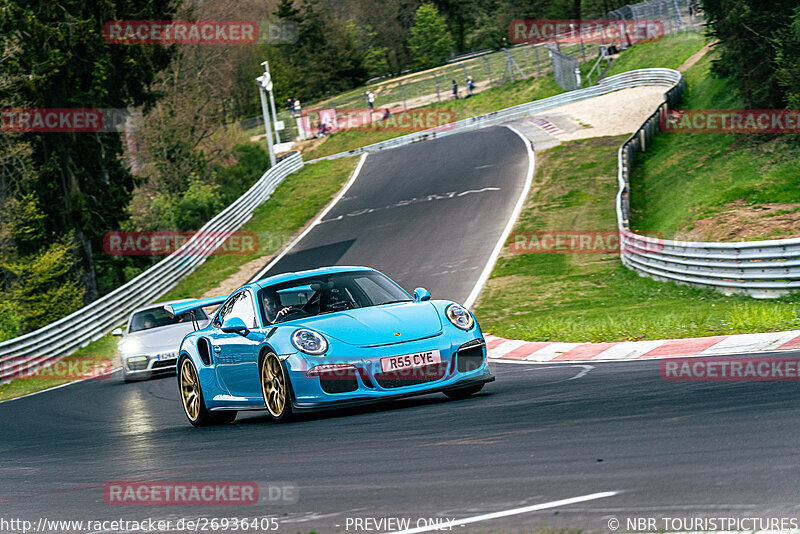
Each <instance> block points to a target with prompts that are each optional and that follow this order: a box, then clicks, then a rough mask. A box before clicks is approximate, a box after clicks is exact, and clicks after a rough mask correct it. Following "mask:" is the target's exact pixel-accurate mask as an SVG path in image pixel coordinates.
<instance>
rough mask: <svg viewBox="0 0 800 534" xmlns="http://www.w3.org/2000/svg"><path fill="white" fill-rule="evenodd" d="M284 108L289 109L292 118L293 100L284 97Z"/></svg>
mask: <svg viewBox="0 0 800 534" xmlns="http://www.w3.org/2000/svg"><path fill="white" fill-rule="evenodd" d="M286 109H287V110H289V113H290V114H291V115H292V118H294V100H292V99H291V98H287V99H286Z"/></svg>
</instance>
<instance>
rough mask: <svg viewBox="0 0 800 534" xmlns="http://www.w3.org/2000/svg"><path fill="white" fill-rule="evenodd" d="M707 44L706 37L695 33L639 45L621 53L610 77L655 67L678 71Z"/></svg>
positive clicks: (611, 70)
mask: <svg viewBox="0 0 800 534" xmlns="http://www.w3.org/2000/svg"><path fill="white" fill-rule="evenodd" d="M705 44H706V37H704V36H703V35H702V34H699V33H695V32H682V33H676V34H673V35H667V36H665V37H664V38H663V39H659V40H658V41H654V42H652V43H639V44H637V45H634V46H632V47H631V48H629V49H628V50H625V51H623V52H621V53H620V56H619V58H618V59H617V60H616V61H615V62H614V64H613V65H612V66H611V69H609V71H608V75H609V76H612V75H614V74H619V73H621V72H626V71H629V70H636V69H647V68H655V67H663V68H667V69H677V68H678V67H680V66H681V65H682V64H683V62H684V61H686V60H687V59H689V58H690V57H692V56H693V55H694V54H695V53H696V52H698V51H699V50H700V49H701V48H703V46H705Z"/></svg>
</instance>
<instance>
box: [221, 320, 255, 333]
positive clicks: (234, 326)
mask: <svg viewBox="0 0 800 534" xmlns="http://www.w3.org/2000/svg"><path fill="white" fill-rule="evenodd" d="M222 331H223V332H225V333H226V334H239V335H240V336H246V335H247V334H249V333H250V329H249V328H247V325H245V324H244V321H242V320H241V319H240V318H239V317H230V318H228V319H225V322H224V323H222Z"/></svg>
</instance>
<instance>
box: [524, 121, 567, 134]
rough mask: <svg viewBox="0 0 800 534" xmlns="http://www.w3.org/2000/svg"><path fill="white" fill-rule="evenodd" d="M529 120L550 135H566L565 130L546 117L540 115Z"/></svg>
mask: <svg viewBox="0 0 800 534" xmlns="http://www.w3.org/2000/svg"><path fill="white" fill-rule="evenodd" d="M531 122H532V123H533V125H534V126H536V127H537V128H539V129H540V130H543V131H544V132H545V133H546V134H549V135H552V136H553V137H561V136H562V135H567V132H565V131H564V130H562V129H561V128H559V127H558V126H556V125H555V124H553V123H552V122H550V121H549V120H547V119H542V118H541V117H533V118H532V119H531Z"/></svg>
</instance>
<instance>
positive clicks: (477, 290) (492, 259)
mask: <svg viewBox="0 0 800 534" xmlns="http://www.w3.org/2000/svg"><path fill="white" fill-rule="evenodd" d="M505 127H506V128H508V129H509V130H511V131H512V132H514V133H515V134H517V135H518V136H519V138H520V139H522V142H523V143H525V148H526V149H527V150H528V174H527V176H526V177H525V185H524V186H523V188H522V193H520V195H519V199H517V205H516V206H514V211H513V212H512V213H511V217H509V219H508V223H507V224H506V227H505V228H504V229H503V232H502V234H501V235H500V239H498V241H497V244H496V245H495V247H494V250H493V251H492V254H491V255H490V256H489V260H488V261H487V262H486V265H485V266H484V268H483V271H482V272H481V275H480V276H479V277H478V281H477V282H475V286H474V287H473V288H472V291H471V292H470V294H469V296H468V297H467V300H465V301H464V306H466V307H467V308H472V306H473V305H474V304H475V301H477V300H478V297H479V296H480V294H481V290H482V289H483V286H484V285H485V284H486V281H487V280H488V279H489V276H490V275H491V274H492V269H494V265H495V263H497V258H498V257H499V256H500V253H501V252H502V251H503V246H504V245H505V244H506V239H508V235H509V234H510V233H511V230H513V229H514V224H516V222H517V218H518V217H519V214H520V213H521V212H522V208H523V207H525V200H526V199H527V198H528V192H529V191H530V189H531V184H532V183H533V174H534V172H535V171H536V155H535V154H534V152H533V145H532V143H531V141H530V139H528V138H527V137H525V136H524V135H523V134H522V132H520V131H519V130H517V129H516V128H514V127H513V126H509V125H508V124H506V125H505Z"/></svg>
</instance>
